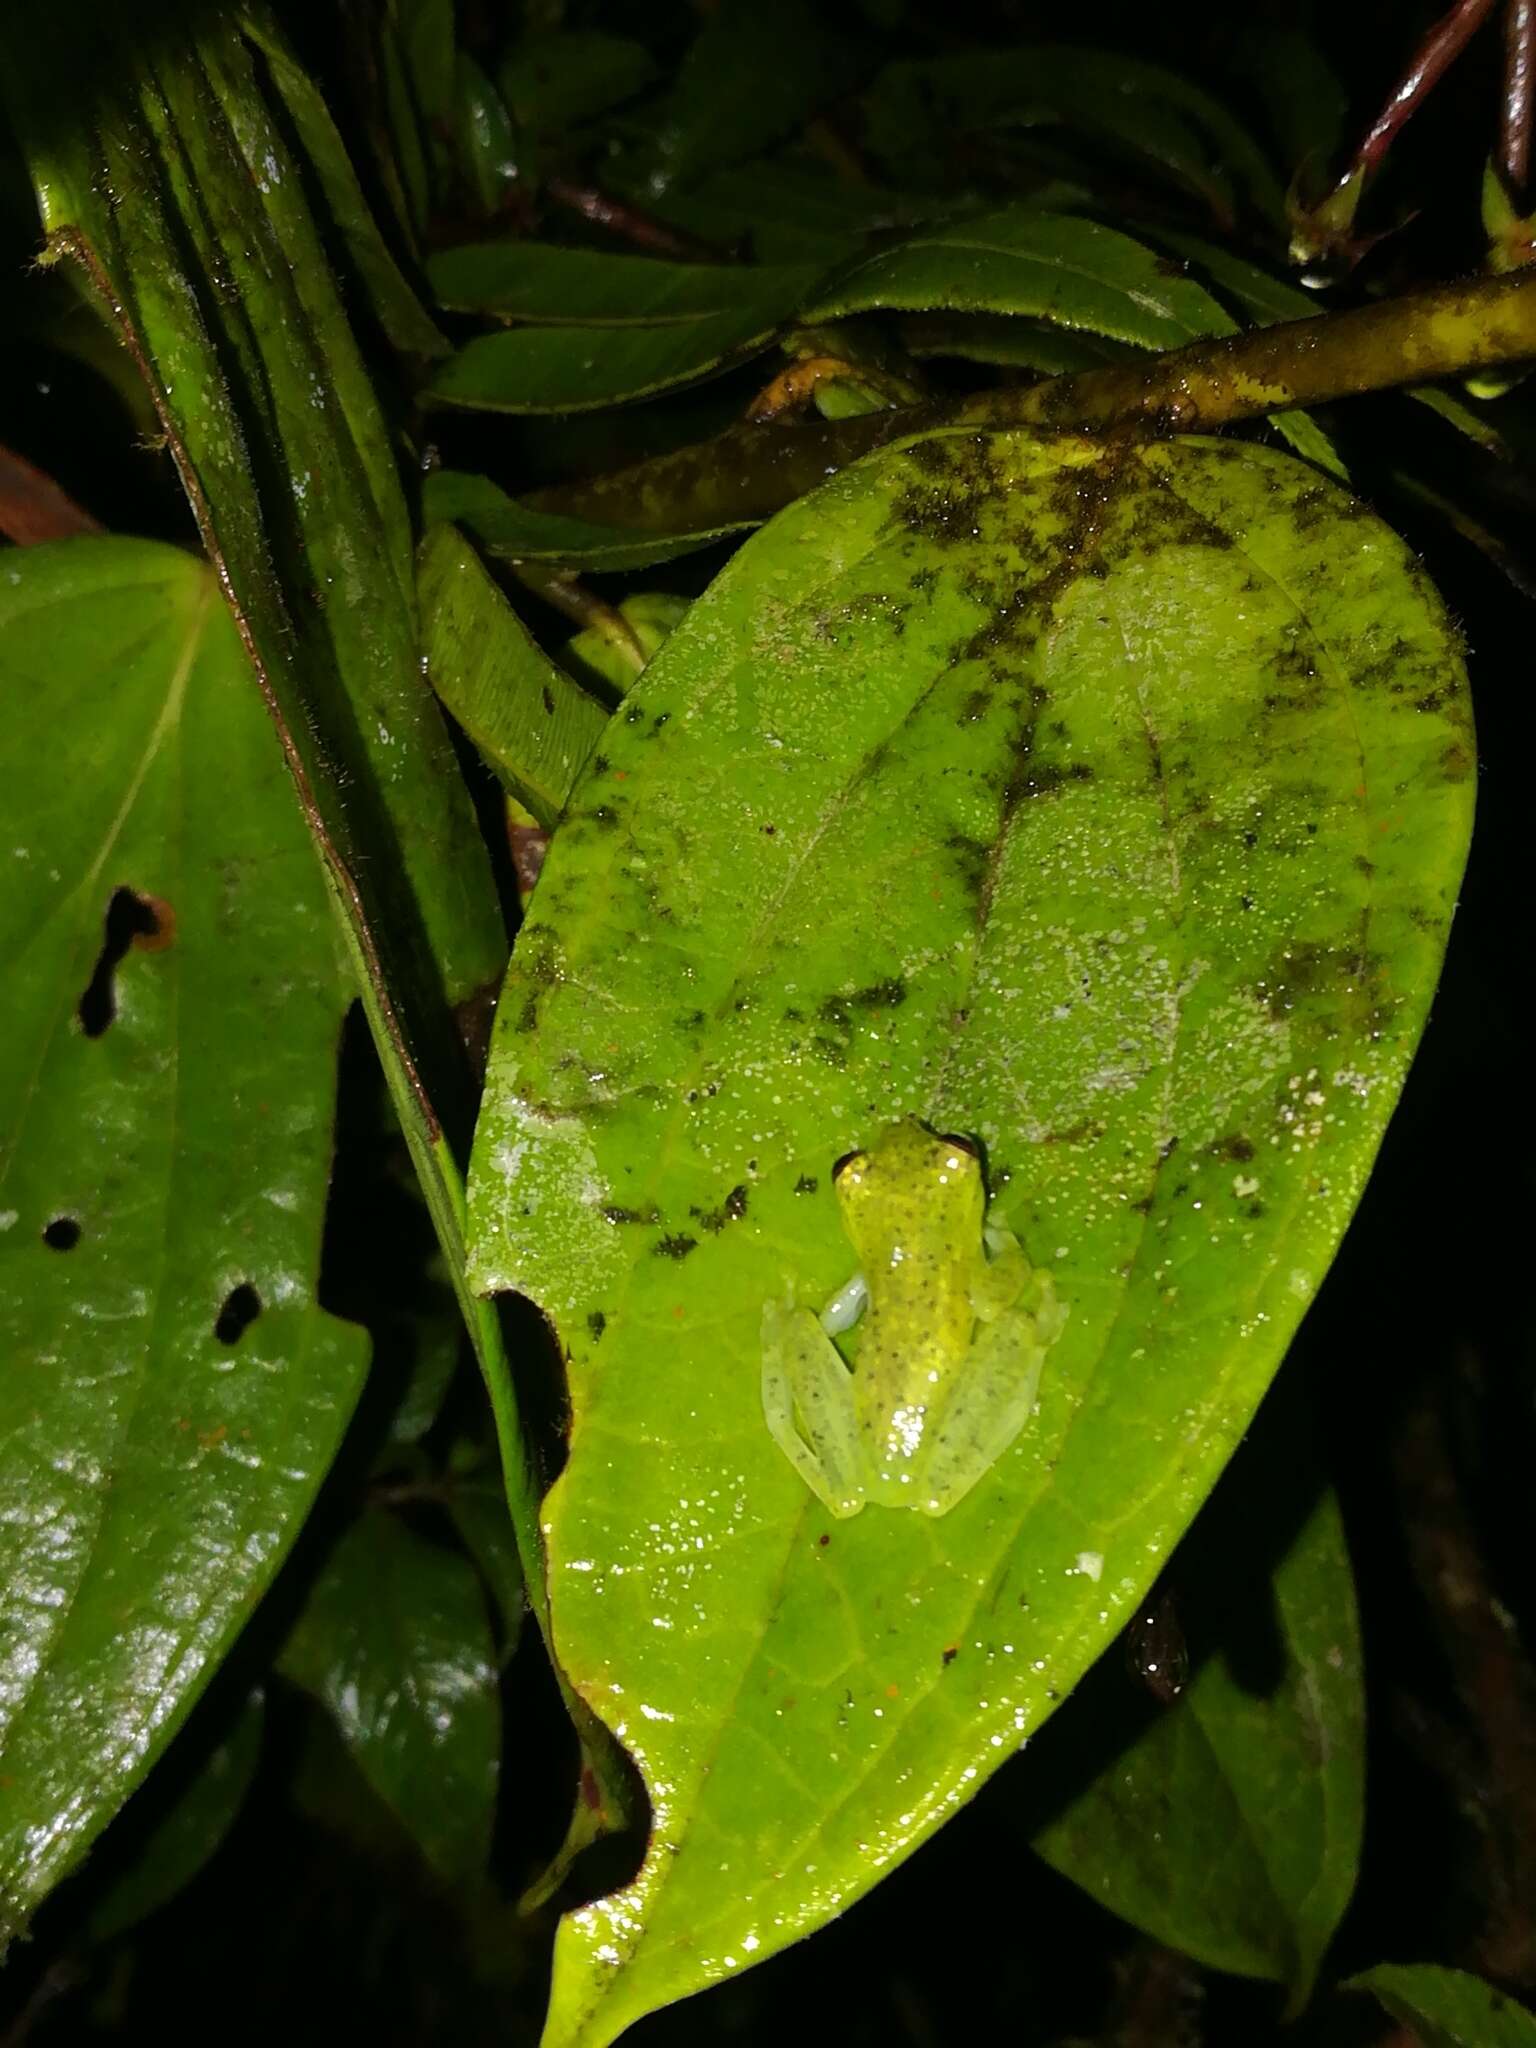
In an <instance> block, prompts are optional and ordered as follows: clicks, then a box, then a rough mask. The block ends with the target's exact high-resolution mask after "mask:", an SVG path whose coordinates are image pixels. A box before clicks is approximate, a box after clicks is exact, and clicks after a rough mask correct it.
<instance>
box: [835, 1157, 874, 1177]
mask: <svg viewBox="0 0 1536 2048" xmlns="http://www.w3.org/2000/svg"><path fill="white" fill-rule="evenodd" d="M868 1162H869V1154H868V1153H867V1152H845V1153H844V1154H843V1156H842V1158H841V1159H839V1160H837V1161H835V1162H834V1164H833V1167H832V1178H833V1179H834V1180H841V1179H842V1177H843V1175H844V1174H845V1173H846V1172H847V1171H848V1170H849V1168H850V1167H863V1166H865V1165H867V1164H868Z"/></svg>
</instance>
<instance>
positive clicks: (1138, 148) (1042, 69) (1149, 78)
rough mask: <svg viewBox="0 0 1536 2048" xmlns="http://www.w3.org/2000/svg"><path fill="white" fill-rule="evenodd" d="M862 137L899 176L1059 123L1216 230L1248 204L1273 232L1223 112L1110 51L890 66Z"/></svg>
mask: <svg viewBox="0 0 1536 2048" xmlns="http://www.w3.org/2000/svg"><path fill="white" fill-rule="evenodd" d="M863 115H864V121H863V133H864V140H865V144H866V146H867V147H868V148H869V149H870V150H871V151H872V153H873V154H874V156H875V157H876V159H877V161H879V162H882V163H884V164H886V165H888V166H890V167H891V169H892V171H893V174H899V173H898V167H900V166H901V165H902V164H903V162H904V161H906V162H908V163H910V162H911V160H912V158H913V156H914V154H916V155H917V156H918V160H919V162H921V161H922V158H923V156H924V155H925V154H927V155H932V154H933V153H935V152H938V153H940V154H941V155H942V154H943V153H945V152H947V151H949V150H951V149H952V148H953V143H954V138H955V137H956V136H959V135H964V134H971V135H974V134H975V133H976V132H977V131H978V130H989V131H992V132H993V133H995V132H996V131H997V130H999V129H1004V128H1010V127H1013V128H1018V129H1021V130H1030V129H1035V128H1039V127H1042V126H1048V125H1049V124H1054V123H1060V124H1062V125H1063V126H1065V127H1066V128H1068V129H1071V130H1074V131H1076V132H1077V133H1079V134H1081V135H1083V136H1086V137H1088V138H1090V139H1091V140H1093V141H1096V142H1098V143H1100V144H1101V145H1108V146H1109V148H1110V149H1112V150H1114V151H1117V152H1121V153H1123V154H1124V155H1126V156H1128V157H1130V158H1131V159H1132V160H1133V161H1134V162H1135V164H1136V167H1137V168H1138V169H1139V170H1142V171H1147V170H1150V171H1152V172H1154V173H1156V174H1159V175H1161V176H1162V177H1163V178H1164V179H1165V180H1166V181H1167V182H1169V183H1170V184H1172V185H1173V186H1174V187H1175V188H1176V189H1179V190H1182V191H1184V192H1187V193H1191V194H1193V195H1194V196H1196V197H1197V198H1199V199H1201V200H1202V201H1203V202H1204V203H1205V205H1206V206H1207V207H1208V208H1209V209H1210V210H1211V212H1212V213H1214V214H1215V216H1216V217H1217V218H1218V219H1219V220H1223V221H1225V220H1228V219H1230V218H1231V217H1232V215H1233V214H1234V213H1235V212H1236V211H1237V210H1238V208H1239V206H1240V205H1241V204H1243V203H1246V204H1248V205H1250V206H1252V207H1253V208H1254V209H1255V210H1256V211H1257V212H1258V213H1259V214H1260V215H1261V216H1262V217H1264V218H1265V219H1267V220H1268V221H1270V222H1271V223H1275V224H1278V223H1280V222H1281V221H1283V219H1284V194H1283V192H1282V191H1281V188H1280V185H1279V182H1278V180H1277V179H1276V177H1275V174H1274V172H1273V170H1272V169H1271V168H1270V166H1269V163H1268V161H1267V159H1266V158H1265V156H1264V153H1263V151H1262V150H1261V149H1259V148H1258V146H1257V145H1256V144H1255V143H1254V142H1253V141H1252V139H1251V138H1250V137H1249V135H1248V133H1247V131H1246V130H1245V128H1244V127H1243V125H1242V123H1241V122H1240V121H1238V120H1237V119H1236V118H1235V117H1234V116H1233V115H1232V113H1231V112H1230V111H1229V110H1228V108H1227V107H1226V106H1225V105H1224V104H1223V103H1222V102H1221V101H1220V100H1218V99H1216V98H1214V97H1213V96H1212V95H1211V94H1210V93H1207V92H1206V91H1204V90H1203V88H1202V87H1200V86H1198V85H1196V84H1194V83H1193V82H1192V81H1191V80H1189V79H1187V78H1183V77H1181V76H1180V75H1179V74H1178V73H1177V72H1174V71H1169V70H1167V69H1165V68H1164V67H1163V66H1162V65H1160V64H1152V63H1148V62H1146V61H1145V60H1144V59H1142V58H1138V57H1132V56H1129V55H1127V54H1126V53H1125V52H1123V51H1119V50H1104V49H1094V48H1089V47H1074V46H1071V45H1068V44H1063V43H1042V44H1037V45H1036V46H1035V47H1033V48H1017V47H1015V48H1012V49H999V50H967V51H965V52H963V53H962V54H959V55H956V56H946V57H938V58H932V59H919V60H916V61H904V62H901V63H896V64H892V65H890V66H888V67H887V69H886V70H885V71H884V72H883V73H882V74H881V75H880V77H879V78H878V79H877V80H876V82H875V84H874V85H873V87H871V89H870V91H869V92H868V93H867V94H866V95H865V98H864V102H863Z"/></svg>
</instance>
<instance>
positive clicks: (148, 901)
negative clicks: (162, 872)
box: [76, 889, 176, 1038]
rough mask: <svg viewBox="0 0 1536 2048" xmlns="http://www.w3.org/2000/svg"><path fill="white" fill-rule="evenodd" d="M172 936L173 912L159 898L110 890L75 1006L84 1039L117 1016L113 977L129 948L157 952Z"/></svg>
mask: <svg viewBox="0 0 1536 2048" xmlns="http://www.w3.org/2000/svg"><path fill="white" fill-rule="evenodd" d="M175 936H176V913H175V912H174V911H173V910H172V909H171V906H170V905H169V903H166V902H165V901H164V900H163V899H162V898H161V897H159V896H141V895H140V894H139V892H138V890H137V889H114V890H113V891H112V900H111V902H110V903H108V905H107V915H106V922H105V928H104V930H103V932H102V940H101V951H100V953H99V954H98V955H97V957H96V965H95V967H94V968H93V970H92V972H91V978H90V980H89V981H88V982H87V983H86V985H85V989H84V992H83V993H82V995H81V997H80V1001H79V1003H78V1005H77V1006H76V1014H77V1015H78V1016H79V1019H80V1029H81V1030H82V1031H83V1032H84V1033H85V1035H86V1037H87V1038H100V1036H101V1034H102V1033H103V1031H105V1030H106V1028H107V1026H108V1025H109V1024H110V1023H111V1022H112V1020H113V1018H114V1017H115V1016H116V1015H117V990H116V988H115V986H114V977H115V976H116V974H117V969H118V965H119V963H120V962H121V961H122V959H123V957H124V955H125V954H126V953H127V952H128V950H129V948H130V947H132V946H138V947H140V948H141V949H142V950H143V951H144V952H146V953H161V952H164V950H165V948H166V947H167V946H169V945H170V944H171V943H172V941H173V940H174V939H175Z"/></svg>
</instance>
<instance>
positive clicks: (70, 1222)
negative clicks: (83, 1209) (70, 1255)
mask: <svg viewBox="0 0 1536 2048" xmlns="http://www.w3.org/2000/svg"><path fill="white" fill-rule="evenodd" d="M79 1242H80V1225H79V1224H78V1223H77V1222H76V1221H75V1219H74V1217H73V1216H55V1217H54V1219H53V1221H52V1222H51V1223H50V1224H49V1225H48V1226H47V1228H46V1229H45V1230H44V1232H43V1243H44V1244H45V1245H47V1247H48V1249H49V1250H50V1251H54V1252H72V1251H73V1250H74V1248H75V1246H76V1245H77V1244H78V1243H79Z"/></svg>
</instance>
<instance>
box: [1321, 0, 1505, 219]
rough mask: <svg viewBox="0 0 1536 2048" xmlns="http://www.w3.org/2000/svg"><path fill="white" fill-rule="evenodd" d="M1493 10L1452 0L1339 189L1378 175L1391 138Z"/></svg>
mask: <svg viewBox="0 0 1536 2048" xmlns="http://www.w3.org/2000/svg"><path fill="white" fill-rule="evenodd" d="M1494 5H1495V0H1456V4H1455V6H1453V7H1452V8H1450V9H1449V10H1448V12H1446V13H1445V14H1442V15H1441V17H1440V19H1439V20H1438V21H1437V22H1436V23H1435V25H1434V27H1433V28H1431V29H1430V31H1429V32H1428V34H1427V35H1426V36H1425V38H1424V40H1423V41H1422V42H1421V43H1420V44H1419V47H1418V48H1417V49H1416V50H1415V51H1414V53H1413V57H1412V59H1411V60H1410V62H1409V65H1408V68H1407V70H1406V71H1405V72H1404V73H1403V75H1402V77H1401V78H1400V79H1399V80H1398V81H1397V84H1396V85H1395V86H1394V87H1393V88H1392V91H1391V92H1390V94H1389V95H1388V97H1387V103H1386V105H1385V106H1384V107H1383V108H1382V110H1381V112H1380V113H1379V114H1378V115H1377V116H1376V119H1375V120H1374V121H1373V122H1372V123H1371V126H1370V128H1369V129H1368V130H1367V132H1366V135H1365V139H1364V140H1363V141H1362V142H1361V144H1360V147H1359V148H1358V149H1357V150H1356V151H1355V155H1354V161H1353V162H1352V163H1351V165H1350V168H1349V171H1348V173H1346V175H1345V177H1344V178H1342V179H1340V181H1339V182H1340V184H1341V185H1342V184H1347V183H1348V180H1349V177H1350V176H1352V175H1353V174H1354V173H1355V172H1356V171H1364V172H1365V173H1366V175H1367V176H1368V177H1369V176H1370V175H1372V174H1373V173H1374V172H1376V171H1377V170H1379V169H1380V167H1381V164H1382V162H1383V160H1384V158H1385V157H1386V154H1387V151H1388V150H1389V149H1390V148H1391V147H1392V144H1393V142H1394V141H1395V140H1396V138H1397V136H1398V135H1399V134H1400V133H1401V132H1402V130H1403V128H1404V127H1405V126H1406V125H1407V123H1408V122H1409V120H1410V119H1411V118H1412V117H1413V115H1414V114H1416V113H1417V112H1418V110H1419V108H1420V107H1421V106H1423V104H1424V102H1425V100H1426V99H1427V98H1428V97H1429V95H1430V94H1431V93H1432V92H1433V91H1434V89H1435V87H1436V86H1437V85H1438V84H1439V83H1440V81H1441V79H1442V78H1444V76H1445V74H1446V72H1447V71H1449V70H1450V68H1451V66H1452V65H1453V64H1454V63H1455V61H1456V59H1457V58H1458V57H1459V56H1460V55H1461V53H1462V51H1463V50H1464V49H1465V48H1466V47H1467V44H1468V43H1469V42H1470V41H1471V40H1472V38H1473V36H1475V35H1476V33H1477V31H1478V30H1479V29H1480V28H1481V27H1482V25H1483V23H1484V22H1485V21H1486V20H1487V19H1488V17H1489V15H1490V14H1492V12H1493V10H1494Z"/></svg>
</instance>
